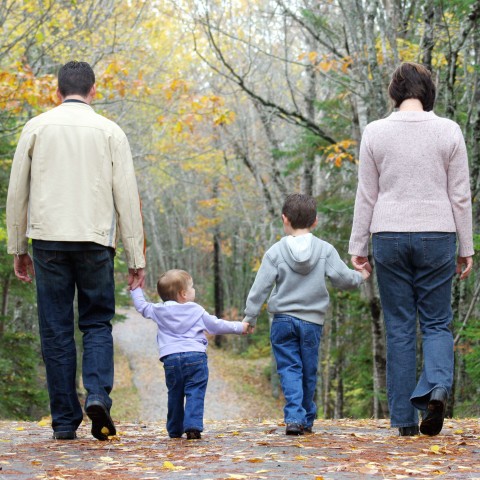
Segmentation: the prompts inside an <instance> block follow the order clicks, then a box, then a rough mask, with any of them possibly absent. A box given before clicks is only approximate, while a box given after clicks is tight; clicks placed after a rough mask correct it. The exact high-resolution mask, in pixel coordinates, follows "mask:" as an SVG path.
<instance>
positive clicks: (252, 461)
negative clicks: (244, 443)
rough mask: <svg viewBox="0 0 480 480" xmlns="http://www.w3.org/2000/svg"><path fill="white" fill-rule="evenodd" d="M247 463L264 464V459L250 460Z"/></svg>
mask: <svg viewBox="0 0 480 480" xmlns="http://www.w3.org/2000/svg"><path fill="white" fill-rule="evenodd" d="M247 462H250V463H261V462H263V459H261V458H249V459H248V460H247Z"/></svg>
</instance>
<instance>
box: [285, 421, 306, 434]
mask: <svg viewBox="0 0 480 480" xmlns="http://www.w3.org/2000/svg"><path fill="white" fill-rule="evenodd" d="M303 431H304V430H303V425H301V424H300V423H287V428H286V429H285V434H286V435H303Z"/></svg>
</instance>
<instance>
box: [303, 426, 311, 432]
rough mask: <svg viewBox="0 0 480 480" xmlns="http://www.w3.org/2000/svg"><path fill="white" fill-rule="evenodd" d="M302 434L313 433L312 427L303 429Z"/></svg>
mask: <svg viewBox="0 0 480 480" xmlns="http://www.w3.org/2000/svg"><path fill="white" fill-rule="evenodd" d="M303 433H313V428H312V427H303Z"/></svg>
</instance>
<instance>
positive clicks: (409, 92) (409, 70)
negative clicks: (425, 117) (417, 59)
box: [388, 62, 436, 112]
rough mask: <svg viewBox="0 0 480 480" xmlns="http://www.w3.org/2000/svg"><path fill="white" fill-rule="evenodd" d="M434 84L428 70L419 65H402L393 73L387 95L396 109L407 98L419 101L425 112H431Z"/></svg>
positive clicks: (410, 63)
mask: <svg viewBox="0 0 480 480" xmlns="http://www.w3.org/2000/svg"><path fill="white" fill-rule="evenodd" d="M435 92H436V88H435V84H434V83H433V79H432V73H431V72H430V70H429V69H428V68H427V67H425V66H423V65H420V64H419V63H413V62H405V63H402V64H401V65H400V66H399V67H397V69H396V70H395V72H393V75H392V80H391V82H390V86H389V87H388V94H389V95H390V98H391V99H392V100H393V101H394V103H395V108H398V107H399V106H400V105H401V103H402V102H403V101H404V100H406V99H407V98H416V99H417V100H420V101H421V102H422V105H423V109H424V110H425V111H426V112H429V111H430V110H433V104H434V103H435Z"/></svg>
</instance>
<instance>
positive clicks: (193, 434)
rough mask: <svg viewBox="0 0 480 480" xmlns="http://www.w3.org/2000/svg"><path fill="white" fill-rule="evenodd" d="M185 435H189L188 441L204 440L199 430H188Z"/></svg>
mask: <svg viewBox="0 0 480 480" xmlns="http://www.w3.org/2000/svg"><path fill="white" fill-rule="evenodd" d="M185 433H186V434H187V440H199V439H200V438H202V434H201V433H200V431H199V430H194V429H192V430H187V431H186V432H185Z"/></svg>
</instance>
